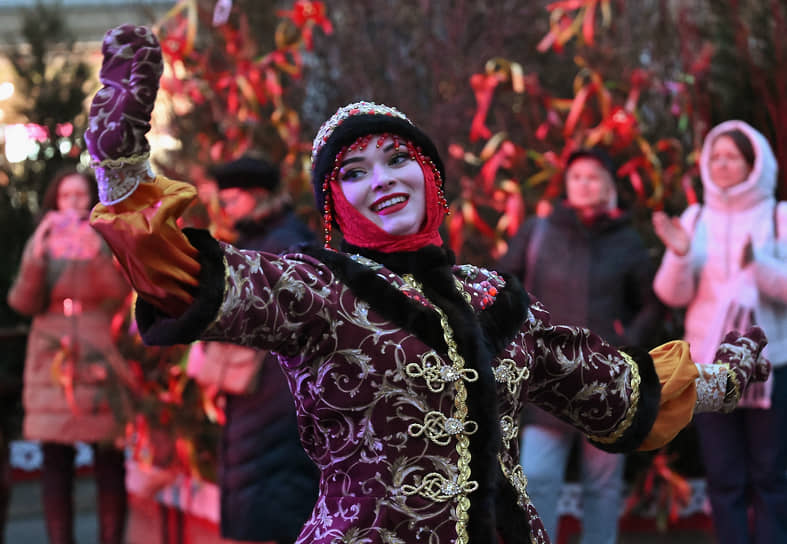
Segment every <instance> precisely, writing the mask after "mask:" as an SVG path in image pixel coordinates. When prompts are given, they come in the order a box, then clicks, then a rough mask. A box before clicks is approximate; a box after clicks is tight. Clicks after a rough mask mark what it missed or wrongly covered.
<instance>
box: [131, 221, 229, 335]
mask: <svg viewBox="0 0 787 544" xmlns="http://www.w3.org/2000/svg"><path fill="white" fill-rule="evenodd" d="M183 232H184V234H185V235H186V237H187V238H188V239H189V242H191V245H193V246H194V247H195V248H197V250H198V251H199V256H198V260H199V264H200V267H201V269H200V273H199V286H198V287H197V288H196V290H195V291H194V292H193V293H192V294H193V295H194V302H193V303H192V304H191V306H189V308H188V309H187V310H186V312H185V313H184V314H183V315H181V316H180V317H178V318H174V317H170V316H168V315H166V314H164V313H162V312H160V311H159V310H158V308H156V307H155V306H153V305H152V304H149V303H147V302H145V301H144V300H142V299H141V298H138V299H137V306H136V317H137V325H138V326H139V332H140V334H141V335H142V340H143V341H144V342H145V344H147V345H149V346H169V345H172V344H190V343H191V342H194V341H195V340H198V339H199V336H200V334H202V331H204V330H205V328H206V327H207V326H208V325H210V324H211V322H212V321H213V320H214V319H215V318H216V314H218V312H219V308H220V307H221V303H222V300H223V299H224V288H225V281H224V252H223V251H222V250H221V246H219V243H218V242H217V241H216V240H215V239H214V238H213V237H212V236H211V235H210V234H209V233H208V231H206V230H201V229H183Z"/></svg>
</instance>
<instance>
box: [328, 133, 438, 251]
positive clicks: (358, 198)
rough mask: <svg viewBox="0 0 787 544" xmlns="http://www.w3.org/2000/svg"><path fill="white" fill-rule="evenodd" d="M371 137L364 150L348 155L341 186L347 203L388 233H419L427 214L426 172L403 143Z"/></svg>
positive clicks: (344, 160) (341, 169) (343, 164)
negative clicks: (378, 143) (379, 143)
mask: <svg viewBox="0 0 787 544" xmlns="http://www.w3.org/2000/svg"><path fill="white" fill-rule="evenodd" d="M379 138H380V136H378V135H374V136H372V138H371V140H370V143H369V145H368V146H366V147H365V148H364V149H355V150H353V151H349V152H347V154H345V156H344V159H343V160H342V162H341V165H340V168H339V175H338V179H339V183H340V185H341V188H342V192H343V193H344V197H345V198H346V199H347V201H348V202H349V203H350V204H351V205H352V206H353V207H354V208H355V209H356V210H358V211H359V212H360V213H361V214H362V215H363V216H364V217H366V218H367V219H369V220H370V221H371V222H372V223H374V224H375V225H377V226H378V227H380V228H381V229H383V230H384V231H385V232H387V233H388V234H394V235H400V236H401V235H407V234H416V233H417V232H418V231H420V230H421V226H422V225H423V222H424V217H425V215H426V197H425V191H424V173H423V170H421V165H420V164H419V163H418V161H417V160H415V159H412V158H410V152H409V151H408V149H407V147H406V146H405V145H404V144H401V143H400V144H399V148H398V149H396V147H395V146H394V142H393V139H392V138H390V137H388V138H386V139H385V140H384V141H383V143H382V145H380V146H379V147H378V146H377V141H378V140H379Z"/></svg>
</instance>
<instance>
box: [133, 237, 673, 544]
mask: <svg viewBox="0 0 787 544" xmlns="http://www.w3.org/2000/svg"><path fill="white" fill-rule="evenodd" d="M189 237H190V239H191V242H192V243H193V244H194V245H195V246H196V247H197V248H198V249H199V250H200V253H201V263H202V272H201V277H200V292H199V293H198V300H197V301H196V302H195V304H194V305H193V307H192V308H191V309H190V310H189V311H188V312H187V313H186V314H184V316H182V317H181V318H179V319H177V320H172V319H167V318H164V317H163V316H162V315H161V314H158V313H157V312H156V311H155V309H154V308H153V307H152V306H149V305H146V304H144V303H143V304H141V305H140V306H138V308H137V317H138V320H139V322H140V327H141V330H143V334H144V336H145V338H146V340H147V341H148V342H149V343H168V342H175V341H180V342H188V341H191V340H192V339H193V338H195V337H197V336H199V337H201V338H203V339H209V340H223V341H232V342H237V343H240V344H244V345H249V346H255V347H259V348H264V349H270V350H273V351H276V352H277V353H278V354H279V360H280V363H281V365H282V368H283V369H284V372H285V374H286V376H287V379H288V381H289V385H290V389H291V390H292V393H293V397H294V399H295V404H296V409H297V412H298V418H299V424H300V432H301V441H302V443H303V446H304V448H305V449H306V451H307V453H308V454H309V456H310V457H311V458H312V459H313V460H314V462H315V463H316V464H317V466H318V467H319V469H320V470H321V473H322V477H321V483H320V495H319V498H318V500H317V504H316V506H315V508H314V511H313V514H312V516H311V518H310V519H309V521H308V522H307V523H306V525H305V526H304V529H303V531H302V532H301V536H300V538H299V540H298V542H299V543H320V544H327V543H358V544H360V543H381V544H382V543H401V544H405V543H407V544H410V543H416V542H425V543H429V544H449V543H454V542H456V543H472V544H486V543H490V544H492V543H496V542H497V539H498V536H499V537H500V538H501V539H502V541H504V542H505V543H506V544H511V543H514V542H537V543H547V542H549V538H548V536H547V535H546V534H545V533H544V531H543V527H542V525H541V522H540V520H539V518H538V514H537V513H536V510H535V508H534V507H533V505H532V504H531V502H530V500H529V498H528V497H527V494H526V490H525V486H526V479H525V477H524V475H523V474H522V471H521V468H520V466H519V463H518V459H519V452H518V440H517V439H516V437H517V436H518V429H517V422H518V414H519V411H520V409H521V408H522V406H523V404H524V403H525V402H534V403H537V404H538V405H539V406H541V407H543V408H545V409H547V410H548V411H550V412H553V413H555V414H557V415H558V416H559V417H561V418H563V419H565V420H567V421H569V422H571V423H572V424H574V425H576V426H578V427H580V428H582V429H583V430H584V431H585V432H587V433H588V434H589V435H591V436H592V437H594V438H596V439H597V441H598V442H599V443H600V444H601V445H602V446H604V447H605V448H607V449H611V450H620V449H630V448H632V447H635V446H636V445H637V444H639V443H640V442H641V440H642V439H643V438H644V436H645V435H646V434H647V432H648V430H649V429H650V426H651V425H652V422H653V419H654V418H655V412H656V405H657V403H658V396H659V387H658V381H657V379H656V376H655V372H654V370H653V368H652V362H651V361H650V359H649V357H648V356H647V355H646V354H637V355H635V357H636V358H637V361H635V360H634V359H633V358H632V356H630V355H628V354H623V353H622V352H620V351H618V350H617V349H615V348H613V347H611V346H609V345H607V344H605V343H604V342H603V341H602V340H601V339H600V338H598V337H597V336H595V335H594V334H592V333H591V332H589V331H587V330H584V329H577V328H571V327H561V326H554V325H552V324H550V322H549V314H548V313H547V311H546V310H545V309H544V308H543V307H541V306H540V305H539V304H538V303H535V302H533V303H529V301H528V298H527V295H525V294H524V292H523V291H522V290H521V289H520V288H519V287H518V286H516V285H514V284H515V283H516V282H515V280H513V279H511V278H505V277H503V276H501V275H498V274H496V273H495V272H491V271H487V270H484V269H481V268H476V267H474V266H469V265H465V266H455V265H453V263H452V258H453V257H452V255H451V254H450V253H449V252H446V251H444V250H441V249H439V248H436V247H434V246H431V247H428V248H425V249H423V250H420V251H418V252H415V253H408V254H394V255H382V254H373V255H370V256H373V257H375V259H377V260H376V261H373V260H370V259H368V258H366V257H361V256H358V255H355V256H349V255H347V254H344V253H338V252H333V251H327V250H312V251H311V252H310V255H306V254H293V255H287V256H284V257H275V256H273V255H269V254H265V253H258V252H253V251H240V250H237V249H234V248H232V247H231V246H226V245H219V244H218V243H216V242H215V241H214V240H212V239H211V238H209V237H208V236H207V235H204V234H202V233H200V232H191V233H189ZM379 261H385V262H386V266H383V265H381V264H379Z"/></svg>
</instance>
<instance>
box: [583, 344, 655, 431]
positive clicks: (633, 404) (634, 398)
mask: <svg viewBox="0 0 787 544" xmlns="http://www.w3.org/2000/svg"><path fill="white" fill-rule="evenodd" d="M620 355H621V356H622V357H623V360H624V361H625V362H626V364H627V365H628V367H629V369H630V370H631V400H630V403H629V407H628V410H626V417H625V418H623V421H622V422H621V423H620V425H618V428H617V430H615V432H614V433H612V434H611V435H609V436H594V435H588V437H589V438H590V439H591V440H593V441H594V442H601V443H602V444H612V443H614V442H617V441H618V440H620V437H621V436H623V433H625V432H626V431H627V430H628V428H629V427H631V424H632V423H633V422H634V416H635V415H636V413H637V408H638V407H639V393H640V384H641V383H642V378H641V377H640V375H639V367H638V366H637V363H636V362H635V361H634V359H632V358H631V355H629V354H628V353H626V352H624V351H621V352H620Z"/></svg>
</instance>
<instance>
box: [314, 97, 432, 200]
mask: <svg viewBox="0 0 787 544" xmlns="http://www.w3.org/2000/svg"><path fill="white" fill-rule="evenodd" d="M367 134H396V135H398V136H401V137H402V138H404V139H405V140H409V141H410V142H412V143H413V145H415V147H416V148H420V150H421V152H422V153H423V154H424V155H426V156H427V157H429V158H430V159H431V160H432V162H433V163H434V166H435V167H436V168H437V171H438V172H439V173H440V179H441V183H445V181H444V180H445V168H444V166H443V161H442V159H441V158H440V154H439V153H438V152H437V148H436V147H435V145H434V143H433V142H432V140H431V139H430V138H429V137H428V136H427V135H426V134H424V133H423V132H422V131H421V130H420V129H419V128H418V127H416V126H415V125H414V124H413V123H411V122H410V120H409V119H408V118H407V117H406V116H405V115H404V114H403V113H401V112H400V111H398V110H397V109H395V108H392V107H390V106H385V105H383V104H375V103H373V102H355V103H353V104H348V105H346V106H344V107H342V108H339V109H338V110H337V111H336V113H335V114H333V115H332V116H331V118H330V119H328V120H327V121H326V122H325V123H323V125H322V126H321V127H320V130H319V131H318V132H317V137H316V138H315V139H314V144H313V147H312V187H313V188H314V198H315V200H316V201H317V209H318V210H322V209H323V205H324V204H325V195H323V182H324V181H325V177H326V176H327V175H328V174H330V172H331V170H332V169H333V165H334V161H335V160H336V155H337V154H338V153H339V152H340V151H341V150H342V148H344V147H345V146H347V145H350V144H352V143H353V142H354V141H355V140H357V139H358V138H360V137H361V136H365V135H367Z"/></svg>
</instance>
